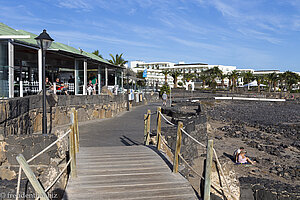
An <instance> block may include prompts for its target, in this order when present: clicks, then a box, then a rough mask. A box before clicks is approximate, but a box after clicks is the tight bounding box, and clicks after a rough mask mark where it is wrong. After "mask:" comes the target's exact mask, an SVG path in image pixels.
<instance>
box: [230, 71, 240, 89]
mask: <svg viewBox="0 0 300 200" xmlns="http://www.w3.org/2000/svg"><path fill="white" fill-rule="evenodd" d="M228 77H229V80H232V91H233V92H234V91H235V87H236V81H237V79H238V78H239V73H238V72H237V71H236V70H233V71H232V72H231V73H230V74H228Z"/></svg>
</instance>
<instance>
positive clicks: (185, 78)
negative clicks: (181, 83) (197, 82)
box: [183, 73, 195, 82]
mask: <svg viewBox="0 0 300 200" xmlns="http://www.w3.org/2000/svg"><path fill="white" fill-rule="evenodd" d="M183 78H184V80H185V81H187V82H189V81H190V80H193V78H195V74H193V73H188V74H185V75H184V77H183Z"/></svg>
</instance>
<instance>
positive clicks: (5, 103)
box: [0, 93, 158, 137]
mask: <svg viewBox="0 0 300 200" xmlns="http://www.w3.org/2000/svg"><path fill="white" fill-rule="evenodd" d="M157 97H158V94H157V93H149V94H144V101H143V102H138V103H137V102H135V101H132V102H131V104H130V106H136V105H141V104H144V103H147V101H154V100H156V99H157ZM126 100H127V99H126V95H124V94H119V95H112V96H110V95H90V96H73V95H68V96H66V95H60V96H57V95H48V96H47V123H48V131H49V132H51V131H52V130H53V129H54V127H57V126H62V125H67V124H68V123H69V121H70V120H69V119H70V112H71V109H72V108H75V109H77V110H78V117H79V122H82V121H88V120H94V119H102V118H110V117H113V116H115V115H116V114H117V113H119V112H122V111H125V110H126V105H127V104H126ZM41 129H42V96H41V95H35V96H28V97H23V98H14V99H9V100H2V101H0V135H2V136H4V137H6V136H9V135H28V134H32V133H36V132H39V131H41Z"/></svg>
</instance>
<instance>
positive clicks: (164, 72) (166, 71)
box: [161, 69, 170, 84]
mask: <svg viewBox="0 0 300 200" xmlns="http://www.w3.org/2000/svg"><path fill="white" fill-rule="evenodd" d="M161 73H162V74H163V75H165V84H167V83H168V74H169V73H170V71H169V70H167V69H164V70H162V71H161Z"/></svg>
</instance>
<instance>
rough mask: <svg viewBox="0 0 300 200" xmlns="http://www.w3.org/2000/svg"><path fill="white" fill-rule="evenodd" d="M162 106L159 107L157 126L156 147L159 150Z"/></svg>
mask: <svg viewBox="0 0 300 200" xmlns="http://www.w3.org/2000/svg"><path fill="white" fill-rule="evenodd" d="M160 112H161V107H157V127H156V147H157V150H160V146H161V138H160V137H161V135H160V134H161V115H160Z"/></svg>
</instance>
